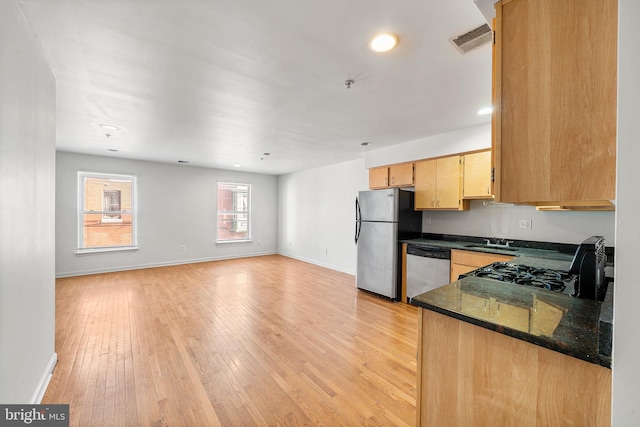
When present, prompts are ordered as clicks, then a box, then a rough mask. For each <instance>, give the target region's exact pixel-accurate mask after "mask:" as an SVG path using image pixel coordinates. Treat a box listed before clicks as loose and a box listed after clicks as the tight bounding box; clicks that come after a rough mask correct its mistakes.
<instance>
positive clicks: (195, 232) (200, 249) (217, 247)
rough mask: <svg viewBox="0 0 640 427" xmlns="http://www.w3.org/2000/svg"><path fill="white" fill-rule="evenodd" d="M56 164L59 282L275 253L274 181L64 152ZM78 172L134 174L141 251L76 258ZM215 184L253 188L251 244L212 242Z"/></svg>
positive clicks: (237, 173) (201, 169)
mask: <svg viewBox="0 0 640 427" xmlns="http://www.w3.org/2000/svg"><path fill="white" fill-rule="evenodd" d="M56 163H57V170H56V275H57V276H58V277H62V276H74V275H80V274H89V273H96V272H104V271H116V270H129V269H134V268H144V267H151V266H159V265H171V264H180V263H187V262H196V261H206V260H215V259H225V258H234V257H245V256H254V255H265V254H273V253H276V248H277V243H276V240H277V227H278V221H277V216H278V211H277V209H278V204H277V200H278V184H277V181H278V180H277V177H275V176H271V175H261V174H250V173H243V172H240V171H225V170H217V169H207V168H199V167H192V166H189V165H179V164H176V165H171V164H165V163H154V162H144V161H137V160H124V159H118V158H113V157H102V156H89V155H83V154H73V153H66V152H58V153H57V162H56ZM78 171H88V172H103V173H122V174H134V175H137V176H138V210H139V213H138V246H139V249H138V250H134V251H119V252H108V253H105V252H102V253H90V254H81V255H78V254H76V253H75V251H76V249H77V223H76V221H77V217H78V216H77V173H78ZM217 181H226V182H238V183H248V184H251V185H252V187H251V192H252V193H251V203H252V216H253V219H252V227H253V228H252V236H253V241H252V242H238V243H222V244H216V242H215V239H216V209H217V208H216V203H217V200H216V197H217V195H216V182H217ZM181 245H184V246H185V247H186V250H185V251H181V250H180V246H181Z"/></svg>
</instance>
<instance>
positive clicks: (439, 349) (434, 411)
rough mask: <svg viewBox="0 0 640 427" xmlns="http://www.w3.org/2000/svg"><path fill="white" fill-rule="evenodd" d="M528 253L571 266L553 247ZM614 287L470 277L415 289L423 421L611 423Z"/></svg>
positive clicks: (533, 260) (538, 260)
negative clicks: (566, 289)
mask: <svg viewBox="0 0 640 427" xmlns="http://www.w3.org/2000/svg"><path fill="white" fill-rule="evenodd" d="M445 244H446V243H445ZM522 252H526V251H522ZM540 254H542V252H540ZM527 255H529V256H525V254H524V253H522V257H519V258H518V259H516V260H514V262H516V263H520V262H524V263H528V264H538V265H545V266H547V265H552V266H553V268H566V267H567V266H568V264H567V259H566V257H564V255H563V254H554V253H553V251H549V252H548V253H547V254H546V255H547V256H545V257H536V256H531V255H533V253H528V254H527ZM536 255H537V254H536ZM612 293H613V287H612V286H611V287H610V288H609V291H608V292H607V296H606V299H605V301H604V302H602V303H601V302H597V301H592V300H587V299H578V298H573V297H571V296H569V295H568V294H566V293H554V292H549V291H546V290H544V289H536V288H532V287H526V286H521V285H515V284H510V283H503V282H499V281H495V280H491V279H486V278H480V277H473V276H470V277H463V278H461V279H460V280H457V281H454V282H452V283H450V284H448V285H445V286H442V287H440V288H437V289H434V290H432V291H429V292H426V293H424V294H421V295H418V296H415V297H413V298H412V299H411V304H413V305H416V306H418V307H420V320H419V322H420V323H419V334H420V336H419V345H418V384H417V403H416V408H417V425H443V422H444V421H443V420H446V422H444V423H445V424H446V425H454V426H456V425H457V426H467V425H518V426H520V425H532V426H534V425H538V426H541V425H580V426H583V425H584V426H586V425H589V426H592V425H610V414H611V369H610V366H611V352H610V348H611V334H610V328H609V327H610V323H605V327H601V325H602V322H603V320H602V319H603V318H605V319H607V318H608V314H610V311H611V310H612V306H611V304H612V303H611V301H612ZM606 326H609V327H606Z"/></svg>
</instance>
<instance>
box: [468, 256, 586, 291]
mask: <svg viewBox="0 0 640 427" xmlns="http://www.w3.org/2000/svg"><path fill="white" fill-rule="evenodd" d="M468 276H475V277H482V278H486V279H493V280H498V281H500V282H507V283H515V284H518V285H522V286H531V287H534V288H539V289H546V290H548V291H552V292H561V293H570V292H571V291H573V284H574V282H575V280H576V276H575V275H572V274H569V273H567V272H566V271H558V270H550V269H547V268H537V267H529V266H526V265H517V264H512V263H508V262H495V263H493V264H491V265H488V266H486V267H482V268H479V269H477V270H474V271H471V272H469V273H466V274H461V275H460V277H459V279H460V278H463V277H468Z"/></svg>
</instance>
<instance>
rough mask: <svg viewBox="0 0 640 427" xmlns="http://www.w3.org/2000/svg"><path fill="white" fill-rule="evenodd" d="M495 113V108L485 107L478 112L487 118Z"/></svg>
mask: <svg viewBox="0 0 640 427" xmlns="http://www.w3.org/2000/svg"><path fill="white" fill-rule="evenodd" d="M491 113H493V107H484V108H481V109H480V110H478V114H479V115H481V116H485V115H487V114H491Z"/></svg>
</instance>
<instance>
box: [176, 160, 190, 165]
mask: <svg viewBox="0 0 640 427" xmlns="http://www.w3.org/2000/svg"><path fill="white" fill-rule="evenodd" d="M178 163H182V164H185V165H186V164H187V163H189V160H178Z"/></svg>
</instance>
